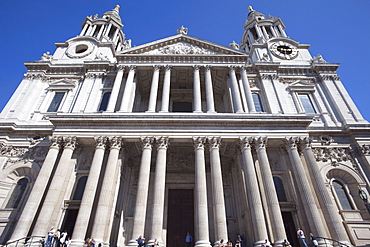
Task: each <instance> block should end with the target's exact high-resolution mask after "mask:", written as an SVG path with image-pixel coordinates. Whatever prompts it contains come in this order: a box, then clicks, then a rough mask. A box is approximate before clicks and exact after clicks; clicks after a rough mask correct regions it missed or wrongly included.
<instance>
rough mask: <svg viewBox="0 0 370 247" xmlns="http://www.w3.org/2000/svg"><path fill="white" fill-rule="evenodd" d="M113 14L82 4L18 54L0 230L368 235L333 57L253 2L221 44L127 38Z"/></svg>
mask: <svg viewBox="0 0 370 247" xmlns="http://www.w3.org/2000/svg"><path fill="white" fill-rule="evenodd" d="M122 27H123V25H122V22H121V19H120V16H119V7H116V8H115V9H113V10H111V11H108V12H106V13H104V14H103V15H102V16H101V17H99V16H90V17H87V18H86V20H85V21H84V23H83V28H82V31H81V33H80V35H79V36H77V37H74V38H72V39H70V40H68V41H66V42H65V43H57V44H56V45H57V49H56V51H55V52H54V54H52V55H51V54H44V55H43V56H42V57H41V59H40V61H35V62H28V63H25V65H26V67H27V69H28V71H27V73H26V74H25V76H24V79H23V80H22V82H21V83H20V85H19V87H18V89H17V90H16V92H15V93H14V95H13V96H12V98H11V99H10V100H9V102H8V104H7V105H6V106H5V108H4V110H3V111H2V112H1V114H0V151H1V152H0V169H1V172H0V205H1V208H0V244H5V243H13V241H16V240H19V239H21V240H22V241H23V242H21V243H24V241H25V240H24V238H25V237H26V236H32V238H31V240H28V241H29V242H30V241H34V242H33V243H35V241H36V240H39V239H40V237H42V236H46V234H47V232H48V230H49V229H50V228H51V227H52V226H54V227H56V228H60V229H61V230H63V229H65V230H67V232H68V233H69V236H71V238H72V246H83V244H84V241H85V239H86V238H88V237H89V238H94V239H95V240H96V241H97V244H98V243H102V245H104V246H108V245H110V246H122V247H123V246H128V245H129V246H137V242H136V238H137V237H139V236H140V235H142V236H144V237H145V238H146V241H147V242H148V243H150V244H152V243H154V241H155V240H157V242H158V243H159V245H160V246H168V247H173V246H181V245H184V244H185V243H184V242H185V235H186V233H187V232H190V233H191V235H192V236H193V240H194V241H193V242H192V244H193V245H194V246H197V247H205V246H211V245H214V244H216V243H218V242H219V241H220V240H221V239H224V240H225V242H226V240H228V239H231V240H232V241H233V242H234V244H235V240H236V237H237V235H238V234H242V235H243V236H244V242H243V247H246V246H261V245H262V244H263V243H264V242H265V240H266V239H267V240H268V241H269V242H270V243H271V244H273V245H274V246H282V242H283V241H284V239H288V240H289V241H290V242H291V243H292V245H294V246H298V244H299V243H298V242H297V241H298V240H297V236H296V230H297V228H302V229H303V230H304V232H305V233H306V235H307V236H306V237H307V241H309V240H308V236H309V233H310V232H312V233H313V234H314V235H315V236H317V237H318V239H319V244H320V245H325V243H324V238H326V239H334V240H336V241H340V242H342V243H345V244H348V245H351V246H366V244H368V243H370V211H368V210H370V209H367V208H366V204H365V200H362V199H361V198H360V196H359V191H361V192H364V193H365V194H367V195H369V192H370V183H369V180H370V151H369V150H370V124H369V123H368V122H367V121H366V120H364V119H363V117H362V116H361V114H360V112H359V111H358V109H357V107H356V106H355V104H354V103H353V101H352V99H351V98H350V96H349V95H348V93H347V91H346V90H345V88H344V86H343V84H342V82H341V81H340V77H339V76H338V75H337V73H336V70H337V69H338V67H339V64H333V63H327V62H326V61H325V60H324V58H322V57H321V56H320V55H318V56H317V57H312V56H311V55H310V53H309V51H308V48H309V45H306V44H300V43H298V42H297V41H295V40H292V39H291V38H289V37H288V36H287V35H286V33H285V31H284V28H285V26H284V24H283V22H282V21H281V19H280V18H275V17H269V18H266V17H265V16H264V15H263V14H261V13H259V12H257V11H255V10H253V9H252V8H250V11H249V14H248V17H247V19H246V22H245V25H244V29H245V32H244V34H243V36H242V42H241V44H236V43H235V42H233V43H232V44H230V47H225V46H222V45H218V44H215V43H212V42H209V41H206V40H202V39H199V38H196V37H192V36H189V35H188V34H187V33H188V30H187V28H185V27H184V26H181V27H180V29H179V30H178V34H177V35H175V36H171V37H168V38H164V39H161V40H157V41H154V42H151V43H147V44H143V45H140V46H135V47H131V41H130V40H126V39H125V35H124V33H123V32H122ZM369 202H370V201H369ZM327 241H329V240H327ZM14 243H17V242H14ZM14 243H13V244H14ZM331 243H333V242H331Z"/></svg>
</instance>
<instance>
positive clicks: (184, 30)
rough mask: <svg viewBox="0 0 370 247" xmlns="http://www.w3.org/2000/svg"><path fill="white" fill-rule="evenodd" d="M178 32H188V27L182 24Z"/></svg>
mask: <svg viewBox="0 0 370 247" xmlns="http://www.w3.org/2000/svg"><path fill="white" fill-rule="evenodd" d="M177 33H178V34H188V28H186V27H184V26H183V25H181V27H180V29H177Z"/></svg>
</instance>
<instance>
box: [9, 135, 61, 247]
mask: <svg viewBox="0 0 370 247" xmlns="http://www.w3.org/2000/svg"><path fill="white" fill-rule="evenodd" d="M61 141H62V138H61V137H51V138H50V148H49V152H48V154H47V155H46V157H45V160H44V163H43V164H42V167H41V169H40V172H39V174H38V175H37V179H36V181H35V184H34V185H33V187H32V191H31V193H30V195H29V197H28V199H27V203H26V204H25V205H24V208H23V211H22V214H21V216H20V218H19V220H18V222H17V225H16V227H15V229H14V231H13V234H12V237H11V238H10V240H9V242H11V241H12V240H16V239H20V238H23V237H26V236H27V234H28V231H29V229H30V227H31V224H32V221H33V219H34V217H35V216H36V212H37V209H38V208H39V206H40V203H41V200H42V196H43V195H44V193H45V189H46V187H47V184H48V182H49V178H50V176H51V173H52V171H53V168H54V164H55V162H56V160H57V158H58V154H59V149H60V144H61ZM43 234H45V233H43Z"/></svg>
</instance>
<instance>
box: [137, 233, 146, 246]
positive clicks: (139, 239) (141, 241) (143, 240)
mask: <svg viewBox="0 0 370 247" xmlns="http://www.w3.org/2000/svg"><path fill="white" fill-rule="evenodd" d="M136 241H137V245H138V247H143V246H145V238H143V236H141V235H140V236H139V238H138V239H137V240H136Z"/></svg>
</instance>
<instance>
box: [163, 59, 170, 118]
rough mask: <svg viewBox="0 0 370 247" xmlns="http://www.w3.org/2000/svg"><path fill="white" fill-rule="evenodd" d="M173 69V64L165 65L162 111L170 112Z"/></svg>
mask: <svg viewBox="0 0 370 247" xmlns="http://www.w3.org/2000/svg"><path fill="white" fill-rule="evenodd" d="M171 70H172V66H170V65H167V66H166V67H165V73H164V82H163V91H162V108H161V112H168V110H169V104H170V91H171Z"/></svg>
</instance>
